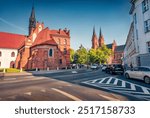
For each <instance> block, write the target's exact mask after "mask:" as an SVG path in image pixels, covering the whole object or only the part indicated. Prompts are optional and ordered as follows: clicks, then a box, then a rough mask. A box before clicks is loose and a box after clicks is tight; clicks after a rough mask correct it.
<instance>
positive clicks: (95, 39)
mask: <svg viewBox="0 0 150 118" xmlns="http://www.w3.org/2000/svg"><path fill="white" fill-rule="evenodd" d="M92 48H93V49H97V48H98V39H97V36H96V33H95V26H94V27H93V36H92Z"/></svg>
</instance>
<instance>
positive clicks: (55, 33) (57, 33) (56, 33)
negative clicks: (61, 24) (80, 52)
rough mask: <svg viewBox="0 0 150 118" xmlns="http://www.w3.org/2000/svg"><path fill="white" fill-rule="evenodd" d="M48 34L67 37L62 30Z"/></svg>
mask: <svg viewBox="0 0 150 118" xmlns="http://www.w3.org/2000/svg"><path fill="white" fill-rule="evenodd" d="M49 33H50V34H51V35H58V36H59V35H60V36H65V37H69V36H68V34H67V33H66V32H65V31H64V30H49Z"/></svg>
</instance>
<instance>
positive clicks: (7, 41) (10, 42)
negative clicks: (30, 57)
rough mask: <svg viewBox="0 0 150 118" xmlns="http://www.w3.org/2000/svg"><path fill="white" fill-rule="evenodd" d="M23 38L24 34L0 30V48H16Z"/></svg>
mask: <svg viewBox="0 0 150 118" xmlns="http://www.w3.org/2000/svg"><path fill="white" fill-rule="evenodd" d="M25 39H26V36H25V35H20V34H13V33H6V32H0V48H10V49H18V48H19V47H20V46H21V45H22V44H23V42H24V41H25Z"/></svg>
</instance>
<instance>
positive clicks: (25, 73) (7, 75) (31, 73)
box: [4, 68, 87, 77]
mask: <svg viewBox="0 0 150 118" xmlns="http://www.w3.org/2000/svg"><path fill="white" fill-rule="evenodd" d="M84 70H87V69H85V68H82V69H67V70H65V69H64V70H49V71H46V70H41V71H28V72H20V73H4V77H13V76H32V75H42V74H50V73H59V72H69V71H70V72H71V71H84Z"/></svg>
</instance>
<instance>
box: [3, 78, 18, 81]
mask: <svg viewBox="0 0 150 118" xmlns="http://www.w3.org/2000/svg"><path fill="white" fill-rule="evenodd" d="M16 79H17V78H6V79H4V81H10V80H16Z"/></svg>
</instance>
